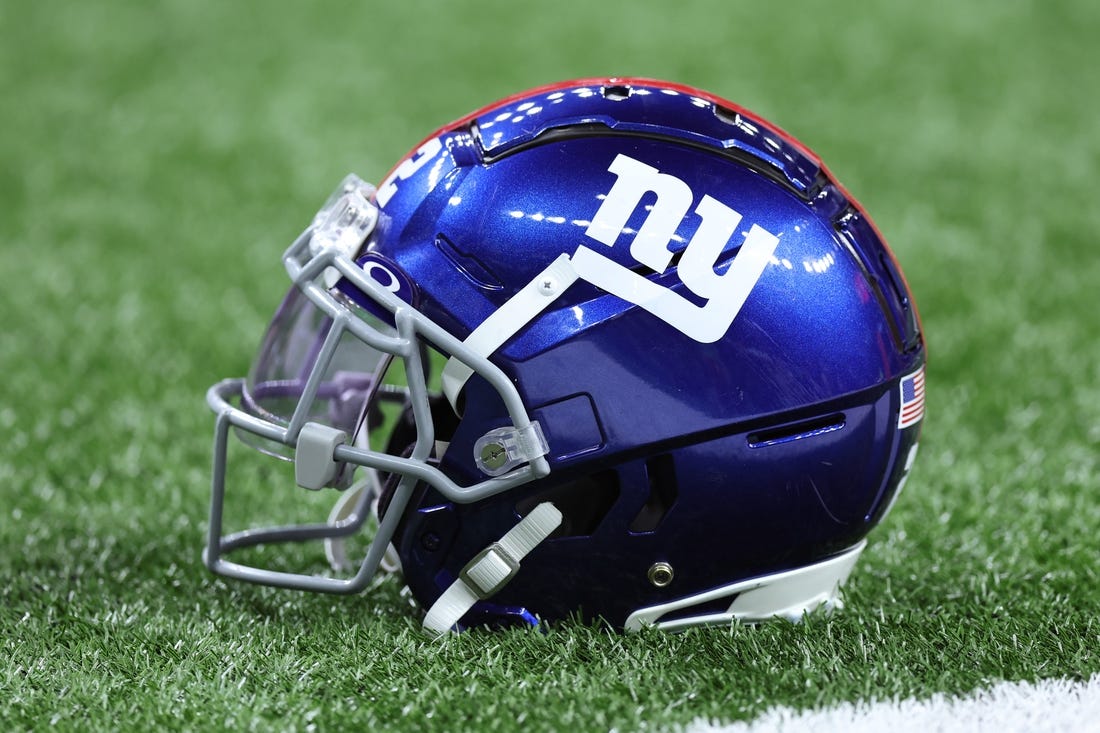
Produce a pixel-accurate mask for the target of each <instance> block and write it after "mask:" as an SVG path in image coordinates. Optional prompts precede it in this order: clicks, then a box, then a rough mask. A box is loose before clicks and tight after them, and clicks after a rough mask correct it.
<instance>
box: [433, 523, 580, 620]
mask: <svg viewBox="0 0 1100 733" xmlns="http://www.w3.org/2000/svg"><path fill="white" fill-rule="evenodd" d="M561 521H562V516H561V512H560V511H559V510H558V508H557V507H556V506H554V505H553V504H552V503H550V502H548V501H545V502H543V503H541V504H539V505H538V506H536V507H535V508H534V509H533V510H531V512H530V513H529V514H528V515H527V516H526V517H524V518H523V519H521V520H519V524H517V525H516V526H515V527H512V528H511V529H510V530H508V532H506V533H505V535H504V536H503V537H501V538H500V539H499V540H497V541H496V542H494V543H492V544H491V545H489V546H488V547H486V548H485V549H484V550H482V551H481V552H479V553H478V554H477V555H475V556H474V559H472V560H470V562H468V563H467V564H466V567H464V568H462V571H461V572H460V573H459V574H458V579H457V580H455V582H453V583H451V585H450V587H448V588H447V590H445V591H443V594H442V595H441V596H439V598H438V599H436V602H435V603H434V604H432V607H431V608H429V609H428V615H427V616H425V617H424V628H425V629H427V630H429V631H433V632H435V633H436V634H439V635H442V634H445V633H447V632H448V631H449V630H451V629H452V628H453V627H454V625H455V624H457V623H458V620H459V619H461V618H462V617H463V616H465V615H466V612H467V611H469V610H470V609H471V608H473V606H474V604H475V603H477V602H478V601H483V600H485V599H486V598H489V597H491V596H493V595H495V594H496V593H497V591H499V590H500V589H501V588H503V587H504V586H505V585H507V584H508V581H510V580H511V579H512V578H514V577H515V576H516V574H517V573H518V572H519V567H520V560H522V559H523V558H525V557H527V555H528V554H529V553H530V552H531V550H533V549H535V548H536V547H537V546H538V545H539V544H540V543H541V542H542V541H543V540H545V539H546V538H547V537H549V536H550V534H551V533H552V532H553V531H554V530H555V529H557V528H558V526H559V525H561Z"/></svg>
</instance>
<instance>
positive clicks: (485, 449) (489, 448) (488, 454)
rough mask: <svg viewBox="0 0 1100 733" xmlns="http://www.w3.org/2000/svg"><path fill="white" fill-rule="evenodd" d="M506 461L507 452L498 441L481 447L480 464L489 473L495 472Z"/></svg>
mask: <svg viewBox="0 0 1100 733" xmlns="http://www.w3.org/2000/svg"><path fill="white" fill-rule="evenodd" d="M507 461H508V450H507V449H506V448H505V447H504V444H503V443H501V442H499V441H495V440H494V441H490V442H488V443H486V444H485V445H483V446H481V460H480V463H481V465H482V466H484V467H485V468H487V469H489V470H490V471H495V470H497V469H498V468H500V467H501V466H503V465H504V464H505V463H506V462H507Z"/></svg>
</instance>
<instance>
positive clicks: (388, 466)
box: [203, 176, 549, 593]
mask: <svg viewBox="0 0 1100 733" xmlns="http://www.w3.org/2000/svg"><path fill="white" fill-rule="evenodd" d="M373 192H374V189H373V187H371V186H369V185H368V184H366V183H364V182H363V181H361V180H360V179H358V178H357V177H355V176H349V177H348V178H347V179H345V181H344V182H343V184H342V185H341V186H340V187H339V188H338V189H337V190H336V192H335V193H334V194H333V196H332V197H331V198H330V199H329V201H328V202H327V203H326V204H325V206H324V207H323V208H322V209H321V211H320V212H319V213H318V214H317V216H316V217H315V218H314V221H313V223H312V224H311V225H310V227H309V228H307V229H306V231H305V232H303V233H302V234H301V235H300V236H299V237H298V238H297V239H296V240H295V242H294V243H293V244H292V245H291V246H290V248H289V249H288V250H287V251H286V253H285V254H284V255H283V263H284V265H285V266H286V269H287V272H288V274H289V275H290V278H291V281H292V283H293V286H292V288H291V290H290V293H289V294H288V295H287V297H286V298H285V300H284V301H283V304H282V305H281V306H280V308H279V310H278V311H277V313H276V315H275V318H274V319H273V321H272V324H271V326H270V328H269V329H268V332H267V335H266V336H265V338H264V341H263V344H262V345H261V348H260V351H259V354H258V356H257V358H256V361H255V363H254V364H253V366H252V369H251V370H250V372H249V376H248V378H247V379H227V380H224V381H222V382H219V383H218V384H216V385H214V386H213V387H211V388H210V390H209V391H208V392H207V395H206V401H207V404H208V405H209V406H210V408H211V409H212V410H213V411H214V412H215V414H216V415H217V421H216V424H215V443H214V466H213V483H212V489H213V493H212V498H211V506H210V529H209V536H208V541H207V546H206V549H205V551H204V553H203V554H204V561H205V563H206V565H207V566H208V567H209V568H210V569H211V570H212V571H213V572H215V573H218V574H220V575H224V576H227V577H231V578H236V579H240V580H246V581H250V582H255V583H262V584H265V585H273V586H280V587H286V588H297V589H303V590H311V591H322V592H329V593H355V592H358V591H361V590H363V589H364V588H365V587H366V586H367V585H368V583H369V582H370V581H371V579H372V578H373V577H374V575H375V573H376V572H377V569H378V567H379V565H380V564H381V563H382V561H383V558H384V556H385V554H386V551H387V548H388V547H389V546H390V542H391V540H392V538H393V535H394V531H395V529H396V527H397V524H398V522H399V521H400V519H401V516H402V515H403V513H404V511H405V509H406V506H407V505H408V502H409V499H410V496H411V495H412V493H413V489H414V488H415V487H416V485H417V484H418V483H420V482H424V483H426V484H427V485H429V486H431V487H433V488H434V489H436V490H437V491H438V492H439V493H440V494H441V495H442V496H443V497H444V498H445V499H447V500H449V501H454V502H458V503H469V502H474V501H478V500H481V499H484V498H486V497H489V496H493V495H495V494H497V493H500V492H502V491H506V490H508V489H511V488H514V487H516V486H519V485H521V484H525V483H527V482H529V481H532V480H534V479H537V478H541V477H542V476H545V475H546V474H548V473H549V465H548V463H547V461H546V458H545V454H546V453H547V446H546V441H545V439H544V438H543V437H542V433H541V429H540V428H539V426H538V423H536V422H533V421H532V420H531V419H530V417H529V416H528V415H527V412H526V410H525V408H524V406H523V404H522V402H521V401H520V397H519V394H518V392H517V391H516V388H515V386H514V385H513V384H512V383H511V381H510V380H509V379H508V378H507V376H506V375H505V374H504V373H503V372H502V371H501V370H500V369H499V368H498V367H496V366H495V365H493V364H492V363H491V362H490V361H489V360H488V359H487V358H486V357H485V356H483V355H481V354H480V353H478V352H477V351H475V350H473V349H471V348H469V347H468V346H467V345H466V344H464V343H463V342H462V341H459V340H458V339H457V338H455V337H454V336H452V335H451V334H450V333H448V332H446V331H445V330H443V329H442V328H441V327H440V326H438V325H437V324H435V323H434V322H432V321H431V320H429V319H428V318H427V317H425V316H424V315H423V314H421V313H420V312H418V311H417V310H416V309H415V308H414V307H413V306H412V305H411V304H410V303H408V302H405V300H402V298H400V297H398V289H397V288H395V287H394V284H395V283H396V282H397V279H398V277H397V275H395V274H394V273H392V272H385V267H384V266H383V265H381V264H378V263H374V264H373V265H372V267H371V270H372V272H371V273H370V274H368V272H367V271H365V269H364V267H362V266H360V265H358V264H356V262H355V258H356V257H357V256H360V255H361V253H362V252H363V250H364V248H365V243H366V244H367V246H369V240H370V237H371V236H372V234H373V232H374V228H375V225H376V223H377V220H378V210H377V208H376V207H375V205H374V203H373V202H372V201H371V196H372V195H373ZM379 268H381V269H382V270H383V272H382V273H381V274H380V273H379V272H378V271H377V270H378V269H379ZM338 282H340V283H341V284H346V285H350V286H351V288H353V289H355V290H357V291H358V292H360V293H362V294H363V295H364V296H365V297H366V298H367V299H369V302H370V304H371V305H372V306H373V308H372V309H371V310H374V311H375V312H376V313H377V314H378V316H375V315H373V314H371V313H369V312H368V311H366V310H364V309H363V308H361V307H359V306H358V305H356V304H355V303H353V302H352V301H351V300H350V299H348V298H347V297H345V296H344V295H342V293H341V292H340V291H339V290H338V289H337V288H336V287H335V286H336V284H337V283H338ZM379 316H381V317H379ZM391 324H392V325H391ZM425 344H431V345H432V346H433V347H434V348H435V349H437V350H439V351H441V352H443V353H444V354H445V355H447V356H448V357H449V359H450V362H451V363H453V364H457V365H460V366H461V367H462V368H464V369H467V370H469V371H470V372H471V373H475V374H478V375H480V376H481V377H483V378H484V379H485V380H486V381H487V382H488V383H489V384H490V385H491V386H492V387H493V388H494V389H495V390H496V391H497V392H498V393H499V395H500V397H501V400H502V401H503V403H504V405H505V407H506V409H507V410H508V414H509V416H510V418H511V420H512V426H510V427H506V428H497V429H496V430H495V431H490V432H493V433H494V434H493V435H492V436H490V437H489V438H488V440H490V441H491V443H492V445H493V446H499V450H503V451H505V452H506V453H507V455H506V456H505V459H506V461H507V462H506V463H505V464H504V465H506V466H508V469H507V470H506V471H505V472H502V471H501V470H500V464H499V462H498V461H499V456H497V455H496V454H495V453H491V452H487V451H484V446H480V445H479V448H478V449H477V450H481V451H482V452H485V453H486V455H491V457H492V460H491V461H487V460H486V459H485V458H484V457H483V456H480V455H475V456H474V460H475V463H476V464H477V465H479V466H481V467H482V471H483V473H484V474H485V476H486V478H485V480H483V481H481V482H479V483H476V484H473V485H470V486H459V485H457V484H456V483H454V482H453V481H452V480H451V479H450V478H449V477H448V476H446V475H445V474H444V473H443V472H442V471H440V470H439V469H438V468H437V467H436V466H434V465H432V464H431V463H430V462H429V459H430V458H431V457H432V454H433V451H434V450H435V449H436V443H435V441H436V426H435V424H434V423H433V420H432V415H431V409H430V399H431V397H432V395H431V393H430V392H429V388H428V384H427V379H426V373H427V371H426V368H425V367H426V364H425V362H424V360H425V351H426V349H425V348H424V347H425ZM398 366H399V367H403V371H404V374H405V379H406V381H407V385H402V386H396V385H392V384H387V383H385V381H384V375H385V374H386V373H387V370H390V369H393V368H395V367H398ZM387 401H388V402H394V403H397V404H400V405H403V406H404V407H405V409H406V410H408V411H409V412H411V414H412V417H413V420H414V422H415V433H416V435H415V442H413V444H412V446H411V450H409V451H408V452H407V455H394V454H391V453H388V452H386V451H384V450H375V449H372V448H371V443H370V440H369V433H370V432H371V430H372V429H373V428H374V427H375V423H376V418H375V417H372V416H373V415H377V413H378V408H379V406H380V405H381V404H383V403H385V402H387ZM231 429H232V430H231ZM231 432H233V433H235V434H236V435H237V436H238V437H239V438H241V439H242V441H243V442H245V443H246V444H248V445H250V446H252V447H254V448H256V449H258V450H260V451H261V452H263V453H266V454H269V455H272V456H275V457H278V458H282V459H286V460H292V461H294V465H295V479H296V481H297V483H298V485H299V486H300V487H302V488H305V489H310V490H319V489H322V488H335V489H338V490H345V489H346V488H347V487H348V486H349V485H352V484H353V483H354V482H355V481H356V478H357V477H356V474H357V473H360V474H365V478H363V477H362V476H360V477H359V479H360V480H359V481H358V483H357V484H356V486H359V487H362V486H367V487H368V489H367V490H357V491H355V492H353V493H351V494H345V496H346V498H347V499H350V501H348V500H345V501H343V502H340V503H339V504H338V505H337V509H336V510H334V512H333V515H332V516H331V517H330V519H329V521H328V522H325V523H315V524H298V525H291V526H280V527H259V528H254V529H248V530H244V531H240V532H236V533H233V534H229V535H225V534H223V532H222V513H223V507H224V500H225V490H226V488H225V478H226V463H227V453H228V450H227V446H228V439H229V435H230V433H231ZM383 444H385V441H383ZM482 464H485V465H482ZM377 472H381V473H385V474H390V475H393V476H396V477H397V478H396V488H395V489H394V490H393V493H392V496H391V497H390V498H389V506H388V510H387V511H386V512H385V516H384V517H383V518H382V519H381V520H380V522H379V525H378V528H377V531H376V532H375V534H374V537H373V539H372V540H371V542H370V545H369V546H368V548H367V550H366V555H365V557H364V558H363V560H362V562H361V563H359V565H358V567H357V568H356V569H355V571H354V575H353V576H352V577H348V578H336V577H328V576H324V575H310V574H304V573H291V572H284V571H275V570H270V569H265V568H260V567H254V566H251V565H244V564H240V563H237V562H233V561H231V560H228V559H227V558H226V555H228V554H229V553H231V552H232V551H234V550H237V549H240V548H244V547H251V546H254V545H260V544H273V543H282V542H303V541H307V540H325V541H326V542H327V543H328V545H329V551H330V552H329V558H330V562H333V564H334V565H335V564H337V563H336V562H334V561H333V552H332V550H333V548H334V547H337V546H338V545H336V544H334V543H338V542H339V541H340V540H341V538H344V537H347V536H349V535H352V534H356V533H358V532H360V531H361V530H362V529H363V527H364V525H365V523H366V522H367V520H368V519H369V518H370V515H371V512H370V504H371V501H372V499H376V498H377V485H378V482H377ZM279 500H280V501H281V500H282V499H281V498H280V499H279ZM340 560H341V564H343V562H346V558H343V556H342V549H341V557H340Z"/></svg>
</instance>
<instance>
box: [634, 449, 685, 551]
mask: <svg viewBox="0 0 1100 733" xmlns="http://www.w3.org/2000/svg"><path fill="white" fill-rule="evenodd" d="M645 469H646V475H647V476H648V477H649V496H648V497H647V498H646V502H645V504H643V505H642V508H641V509H640V510H639V511H638V514H637V515H636V516H635V517H634V519H633V520H632V521H631V522H630V531H631V532H635V533H642V532H652V531H654V530H656V529H657V526H658V525H659V524H660V523H661V520H662V519H664V518H665V515H666V514H668V511H669V510H670V509H672V505H673V504H675V503H676V498H677V496H679V493H680V492H679V489H678V487H677V485H676V468H675V466H674V465H673V461H672V456H671V455H670V454H668V453H662V454H661V455H659V456H653V457H652V458H650V459H649V460H647V461H646V462H645Z"/></svg>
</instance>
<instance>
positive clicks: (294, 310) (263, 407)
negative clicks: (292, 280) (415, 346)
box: [239, 287, 404, 460]
mask: <svg viewBox="0 0 1100 733" xmlns="http://www.w3.org/2000/svg"><path fill="white" fill-rule="evenodd" d="M352 308H354V306H352ZM355 310H356V312H357V313H358V314H359V316H360V317H361V318H363V319H364V320H367V321H368V322H369V323H370V325H371V327H372V328H374V329H376V330H378V331H382V332H389V333H392V332H393V328H392V327H390V326H387V325H386V324H384V323H383V322H382V321H380V320H378V319H377V318H375V317H374V316H372V315H370V314H369V313H367V312H366V311H362V310H360V309H358V308H355ZM332 327H333V321H332V318H330V317H329V316H328V315H326V314H325V313H324V312H322V311H321V310H320V309H319V308H318V307H317V306H316V305H314V304H313V302H312V301H310V300H309V298H307V297H306V296H305V294H304V293H303V292H302V291H301V290H299V289H298V288H297V287H295V288H291V290H290V292H289V294H287V296H286V298H285V299H284V300H283V302H282V304H281V305H280V306H279V309H278V310H277V311H276V313H275V318H274V319H273V320H272V322H271V325H270V326H269V327H268V330H267V334H266V335H265V336H264V340H263V342H262V343H261V345H260V350H259V352H258V354H257V356H256V359H255V361H254V362H253V364H252V368H251V369H250V370H249V373H248V378H247V380H246V381H245V385H244V391H243V394H242V399H241V406H242V408H244V410H245V411H246V412H248V413H249V414H251V415H253V416H254V417H258V418H261V419H264V420H268V421H270V422H273V423H276V424H278V425H282V426H284V427H285V426H287V425H288V424H289V423H290V420H291V417H292V416H293V415H294V413H295V412H296V411H297V410H299V409H305V410H306V412H305V415H304V417H305V421H307V422H316V423H322V424H324V425H328V426H330V427H333V428H336V429H338V430H343V431H344V432H346V433H347V434H348V436H349V438H351V442H352V444H353V445H355V444H358V445H363V446H364V447H365V446H366V439H367V435H368V434H369V432H370V430H371V429H372V428H373V427H375V426H372V425H369V424H368V423H369V422H371V421H370V419H369V417H370V415H369V413H370V410H369V407H370V405H372V404H373V403H374V401H375V398H376V396H377V395H378V393H379V392H380V387H381V384H382V381H383V377H384V375H385V373H386V370H387V369H388V367H389V366H390V363H391V361H392V360H393V356H392V355H391V354H387V353H383V352H381V351H378V350H377V349H374V348H371V347H370V346H368V345H367V344H366V343H364V342H363V341H362V340H360V339H359V338H357V337H355V336H354V335H353V334H352V333H351V332H350V331H347V330H345V331H344V332H343V333H342V334H341V336H340V339H339V343H338V344H337V346H336V349H335V351H334V352H333V354H332V358H331V359H329V361H328V363H327V365H326V366H325V368H324V371H323V372H322V373H321V375H320V381H319V383H318V386H317V391H316V395H315V396H314V398H313V400H312V401H311V402H310V404H309V405H308V406H302V408H299V403H300V402H301V400H302V397H303V395H304V394H305V393H306V387H307V384H308V381H309V379H310V376H311V374H312V373H313V371H314V369H315V367H316V366H317V360H318V357H319V355H320V354H321V351H322V346H323V345H324V343H325V339H326V338H327V337H328V335H329V332H330V330H331V329H332ZM384 391H385V392H387V395H386V396H388V397H391V398H396V399H398V400H399V401H404V395H393V394H388V393H389V392H392V391H393V388H392V387H388V388H387V389H386V390H384ZM376 422H377V421H376ZM239 434H240V436H241V438H242V439H243V440H244V441H245V442H247V443H249V444H250V445H252V446H253V447H255V448H257V449H259V450H261V451H263V452H264V453H268V454H270V455H273V456H276V457H279V458H285V459H287V460H290V459H291V458H292V457H293V453H294V449H293V447H292V446H286V445H282V444H280V443H275V442H271V441H267V440H265V439H263V438H260V437H259V436H257V435H255V434H254V433H251V432H248V431H239Z"/></svg>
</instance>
